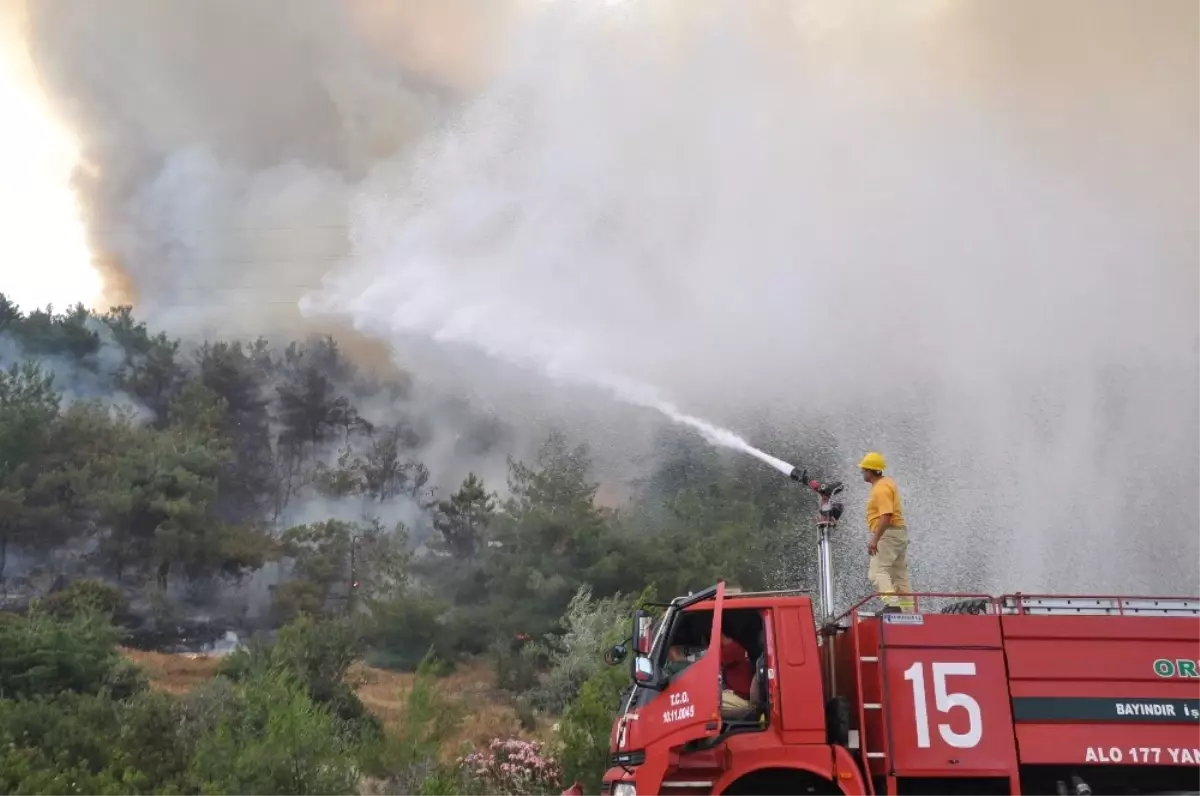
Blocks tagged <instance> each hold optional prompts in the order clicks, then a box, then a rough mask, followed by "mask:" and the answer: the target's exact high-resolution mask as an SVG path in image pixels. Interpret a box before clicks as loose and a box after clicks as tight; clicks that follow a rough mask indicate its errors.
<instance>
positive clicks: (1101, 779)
mask: <svg viewBox="0 0 1200 796" xmlns="http://www.w3.org/2000/svg"><path fill="white" fill-rule="evenodd" d="M818 487H821V488H820V489H818ZM834 487H837V485H834ZM813 488H814V489H815V490H817V491H818V492H822V491H824V492H827V493H828V494H824V495H823V496H822V510H821V520H820V521H819V523H818V528H819V550H820V557H819V559H820V570H821V572H820V574H821V581H822V582H821V587H822V588H821V591H822V595H821V596H822V607H823V608H825V609H826V610H825V611H824V617H823V618H822V619H821V620H820V621H818V619H817V615H816V612H815V611H814V604H813V602H814V601H813V600H812V598H810V597H809V596H808V595H807V594H803V593H797V592H760V593H740V592H739V593H731V592H730V591H729V590H727V589H726V586H725V584H724V583H723V582H722V583H718V584H717V585H716V586H713V587H711V588H709V589H706V590H704V591H702V592H699V593H696V594H692V595H689V596H686V597H680V598H677V599H675V600H674V601H672V602H671V603H670V604H669V605H666V606H661V607H662V608H665V612H664V613H663V614H662V616H661V617H660V618H659V619H658V621H657V622H653V621H652V619H651V617H650V615H649V614H648V613H647V612H646V611H645V610H644V609H641V608H640V609H638V611H637V612H636V614H635V617H634V632H633V636H632V640H631V646H632V650H631V651H632V653H633V654H632V656H631V657H630V671H631V676H632V679H633V682H632V685H631V688H630V690H629V692H628V693H627V694H626V696H625V697H624V698H623V700H622V705H621V708H620V713H619V715H618V716H617V718H616V721H615V723H614V726H613V729H612V735H611V739H610V768H609V769H608V771H607V772H606V773H605V775H604V779H603V787H602V793H605V794H610V796H637V794H651V793H663V794H680V795H682V794H698V793H705V794H709V793H711V794H783V793H788V794H795V793H845V794H868V793H871V794H874V793H888V794H900V793H913V794H941V793H997V794H1019V793H1075V794H1087V793H1180V792H1186V793H1200V677H1198V675H1197V669H1198V666H1200V664H1198V661H1197V657H1198V654H1200V621H1198V617H1200V598H1186V599H1185V598H1148V597H1147V598H1131V597H1100V596H1088V597H1076V596H1035V595H1027V594H1014V595H1007V596H1002V597H989V596H977V595H930V594H918V595H913V597H914V602H915V603H916V608H915V610H914V611H913V612H912V613H888V612H877V611H875V610H872V609H873V607H874V601H873V599H872V600H866V601H863V602H862V603H859V604H858V605H856V606H854V607H853V608H851V609H850V610H849V611H846V612H845V613H843V614H841V615H840V616H831V615H830V611H829V610H828V608H827V607H828V606H830V605H831V604H832V600H831V597H832V578H831V571H830V566H829V561H830V559H829V546H828V541H829V538H828V537H829V533H828V532H829V530H830V529H831V528H832V527H833V526H834V525H836V521H837V515H840V508H839V507H837V506H834V505H833V504H832V503H831V500H830V498H831V497H832V495H833V494H836V493H837V491H840V490H839V489H837V488H833V489H828V488H825V487H824V486H823V485H816V484H814V485H813ZM822 523H823V524H822ZM722 635H725V636H728V637H730V638H732V639H733V640H735V641H737V642H738V643H739V644H740V645H741V646H742V647H743V648H745V650H746V651H747V653H748V656H749V659H750V661H752V662H754V671H755V675H754V679H753V682H752V684H751V693H750V699H749V701H748V707H745V706H744V704H743V703H741V702H740V701H737V700H730V702H729V703H727V704H724V705H723V701H722V680H721V668H720V667H721V660H720V659H721V644H722ZM614 653H615V659H614V657H613V655H612V654H610V656H609V659H610V662H615V660H620V659H622V658H623V657H624V656H625V654H626V653H625V649H624V647H623V646H621V647H617V648H614ZM689 653H690V654H689ZM733 702H738V704H737V705H733V704H732V703H733ZM570 792H580V791H579V789H578V788H574V789H572V790H571V791H568V793H570Z"/></svg>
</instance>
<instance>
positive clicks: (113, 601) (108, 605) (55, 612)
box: [38, 578, 129, 623]
mask: <svg viewBox="0 0 1200 796" xmlns="http://www.w3.org/2000/svg"><path fill="white" fill-rule="evenodd" d="M38 607H39V608H40V609H41V610H42V611H44V612H45V613H46V614H47V615H49V616H53V617H55V618H56V619H70V618H71V617H73V616H74V615H75V614H77V613H81V612H88V611H94V612H96V613H99V614H103V615H105V616H108V617H111V618H112V620H113V621H114V622H118V623H120V622H123V621H124V620H125V619H127V618H128V616H129V600H127V599H126V598H125V595H124V594H122V593H121V590H120V589H118V588H116V587H115V586H110V585H109V584H107V583H102V582H101V581H98V580H91V579H89V578H83V579H80V580H76V581H72V582H71V584H70V585H68V586H67V587H66V588H65V589H62V590H61V591H56V592H51V593H50V594H47V595H46V596H45V597H42V598H41V599H40V600H38Z"/></svg>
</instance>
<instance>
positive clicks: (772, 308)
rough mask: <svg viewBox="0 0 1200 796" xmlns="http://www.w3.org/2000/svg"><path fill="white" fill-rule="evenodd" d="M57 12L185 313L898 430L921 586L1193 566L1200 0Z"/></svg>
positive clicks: (111, 222)
mask: <svg viewBox="0 0 1200 796" xmlns="http://www.w3.org/2000/svg"><path fill="white" fill-rule="evenodd" d="M35 10H36V14H35V15H34V20H33V27H32V30H33V35H34V40H33V45H34V48H33V49H34V52H35V58H36V60H37V62H38V64H39V66H40V68H41V69H42V70H43V71H44V72H45V77H46V81H47V83H48V85H50V86H51V87H52V88H53V91H54V93H55V96H56V97H57V98H58V99H59V100H60V102H61V106H62V110H63V113H64V114H66V115H68V116H69V117H70V119H71V120H72V123H73V125H74V127H75V129H76V130H78V131H79V132H80V135H81V138H82V139H83V142H84V145H85V154H86V157H87V158H88V160H89V162H90V163H91V164H92V165H93V166H94V172H93V176H92V177H91V178H90V181H89V182H88V183H87V184H85V185H83V186H82V190H83V191H84V194H85V196H86V197H87V199H88V208H89V212H88V217H89V219H90V221H91V225H92V235H93V238H94V241H93V245H94V248H95V249H96V250H97V251H98V252H100V253H101V254H102V255H103V256H104V257H106V258H107V260H106V262H111V263H113V267H114V268H115V269H117V270H119V271H120V272H121V273H122V274H123V275H124V276H125V277H126V284H128V285H129V286H130V287H129V290H130V292H131V293H134V294H135V297H136V299H137V302H138V305H139V312H140V313H142V314H143V315H144V317H146V318H147V320H149V321H150V322H151V323H152V324H155V325H160V326H166V328H169V329H173V330H175V331H178V332H186V333H192V334H208V333H214V332H220V333H221V334H222V335H228V334H231V333H233V334H237V333H245V334H252V333H261V332H267V333H274V334H280V335H289V336H290V335H291V334H293V333H294V331H295V330H296V329H297V328H301V327H302V326H305V327H307V326H310V325H311V324H314V323H321V324H330V326H329V327H327V328H336V324H339V323H345V324H349V325H352V326H353V327H354V328H355V329H356V330H357V331H358V332H359V333H361V334H363V335H365V336H366V337H369V338H373V339H376V340H379V341H382V342H383V343H385V344H386V345H387V346H388V347H389V348H390V349H391V350H393V351H394V352H395V354H396V356H397V358H398V359H399V361H400V362H402V363H403V365H404V366H405V367H407V368H411V369H414V370H416V372H417V374H418V376H419V377H422V376H425V377H427V378H429V379H430V380H434V381H436V380H437V379H438V378H439V377H440V378H444V379H453V380H454V381H455V382H456V383H460V384H461V383H462V382H463V380H464V378H467V379H469V382H470V383H471V384H472V386H473V388H474V390H475V391H476V395H475V396H474V397H476V398H477V399H480V400H482V401H483V402H485V403H488V402H490V403H493V404H495V405H498V406H502V407H504V409H505V412H506V413H507V416H508V417H509V419H511V420H515V421H516V422H518V423H522V422H525V423H532V422H534V420H535V419H536V418H537V417H541V416H542V415H544V414H545V413H546V412H551V413H555V414H557V415H558V416H569V417H572V418H576V419H577V423H576V428H577V429H578V430H579V431H580V433H581V434H584V435H588V436H592V437H593V438H597V439H599V440H612V439H617V440H618V442H621V443H624V444H627V445H628V447H629V448H630V449H635V448H636V447H637V445H636V444H635V443H636V441H637V440H639V439H644V438H645V437H646V434H645V433H644V432H645V430H646V429H647V428H650V427H652V425H653V423H654V422H656V421H654V419H653V418H648V417H647V416H646V413H645V412H639V411H635V410H621V411H620V413H619V414H618V413H616V410H614V411H613V412H607V411H599V410H596V409H595V408H594V407H595V406H596V405H597V403H596V399H595V396H593V395H592V394H591V393H590V392H589V387H588V386H587V385H586V384H582V385H581V384H575V385H563V384H560V385H557V386H550V385H549V384H548V383H547V382H546V381H545V380H544V378H543V376H544V375H545V374H550V375H552V376H558V377H561V378H566V377H571V378H570V379H567V380H568V381H570V380H572V379H573V380H574V381H575V382H586V381H587V380H588V379H587V378H586V376H587V374H597V373H610V374H616V375H617V376H618V377H620V378H623V379H629V380H633V381H638V382H642V383H646V384H650V385H653V386H654V387H655V388H657V390H658V391H659V392H660V393H661V395H662V396H663V397H664V398H665V399H667V400H669V401H671V402H672V403H674V404H676V405H677V406H679V407H680V409H681V410H682V411H685V412H689V413H692V414H697V415H701V416H704V417H709V418H712V419H713V420H715V421H717V422H721V423H723V424H726V425H729V426H730V427H732V428H735V429H738V430H744V429H747V428H751V427H764V426H765V427H770V428H771V430H772V432H773V433H774V434H779V435H792V436H793V437H795V438H801V437H802V436H804V435H805V434H807V433H808V432H809V431H810V430H812V429H819V430H820V431H821V439H831V440H833V442H832V443H830V445H829V446H828V447H827V449H826V450H824V451H823V453H824V454H825V455H827V456H829V457H831V458H832V459H834V460H837V461H841V462H844V467H845V473H846V474H848V475H851V476H852V475H853V474H854V472H855V471H854V468H853V465H854V463H855V462H857V460H858V457H859V456H861V454H862V453H863V452H864V451H865V450H868V449H876V450H882V451H883V452H884V453H885V454H886V455H887V456H888V459H889V462H890V464H891V466H892V469H893V471H894V474H895V476H896V478H897V479H898V481H899V482H900V485H901V489H902V490H903V494H904V495H905V498H906V501H907V504H906V506H907V511H908V514H909V515H910V523H911V526H912V529H913V532H912V536H913V538H914V543H913V550H912V555H911V557H912V559H913V569H914V577H915V580H916V583H917V585H918V587H919V588H928V589H934V590H938V589H948V588H970V589H979V590H985V589H1008V588H1025V589H1039V588H1041V589H1053V590H1056V591H1061V590H1071V589H1078V590H1085V589H1086V590H1098V591H1104V592H1114V591H1116V592H1119V591H1151V592H1161V591H1163V590H1170V591H1176V592H1195V591H1197V590H1198V589H1200V585H1198V584H1197V571H1196V565H1195V562H1196V560H1197V557H1198V556H1200V541H1198V534H1197V529H1198V528H1200V506H1198V503H1200V499H1198V498H1200V496H1198V493H1197V490H1198V483H1200V464H1198V460H1200V450H1198V437H1200V423H1198V419H1197V405H1198V403H1200V391H1198V385H1197V379H1198V374H1197V368H1198V365H1197V360H1198V357H1200V345H1198V342H1197V341H1198V336H1197V300H1196V299H1197V292H1198V284H1197V258H1198V254H1200V234H1198V231H1197V215H1198V210H1200V207H1198V202H1197V193H1198V192H1197V187H1198V186H1197V174H1198V165H1200V163H1198V159H1197V152H1196V141H1197V140H1198V138H1200V125H1198V121H1197V116H1198V112H1197V111H1198V108H1197V96H1198V77H1197V74H1198V47H1197V36H1196V33H1197V9H1196V6H1195V4H1194V3H1190V2H1186V0H1159V2H1156V3H1154V4H1145V3H1142V2H1136V0H1115V1H1114V2H1109V3H1103V4H1097V3H1085V2H1083V0H1058V2H1055V3H1034V2H1032V0H980V1H979V2H974V3H949V2H941V1H935V0H910V1H909V2H905V3H894V4H886V5H885V4H879V3H863V2H849V1H847V0H841V1H840V2H833V0H829V1H828V2H821V1H820V0H813V1H812V2H799V1H797V2H783V1H782V0H781V1H780V2H767V0H763V1H762V2H755V3H744V2H735V1H734V0H712V1H711V2H706V3H695V2H690V0H645V1H643V2H607V3H602V2H598V1H597V2H577V1H574V0H572V1H568V0H553V1H551V2H532V0H530V1H529V2H517V0H511V2H494V3H487V4H482V3H471V2H467V1H466V0H463V2H446V0H431V1H430V2H417V1H416V0H408V1H407V2H405V3H387V2H382V0H381V1H380V2H367V1H366V0H361V1H360V2H355V3H347V4H340V3H324V2H302V1H301V0H296V1H295V2H290V3H289V4H288V12H287V13H286V14H284V13H282V12H281V11H280V10H279V6H278V4H277V3H273V2H269V0H257V1H256V0H251V1H250V2H245V1H243V2H233V1H232V0H210V2H206V3H189V2H180V3H171V4H163V3H158V2H154V0H126V2H124V3H122V4H121V5H120V7H119V8H118V9H114V8H112V7H110V6H107V5H106V6H104V7H101V6H99V5H82V6H81V5H79V4H75V3H68V2H66V0H42V2H39V3H38V4H37V6H36V9H35ZM323 276H324V277H327V279H326V281H325V282H324V284H323V286H321V287H319V289H318V284H319V282H320V280H321V278H322V277H323ZM307 293H311V301H310V302H309V303H307V304H306V305H305V308H306V310H308V311H309V313H311V314H310V315H309V317H307V318H306V317H304V316H302V315H301V314H300V313H299V312H298V311H297V301H298V300H299V299H300V298H301V296H303V295H305V294H307ZM476 350H482V351H484V352H486V353H488V354H490V355H492V356H494V357H496V358H498V359H500V360H502V361H504V362H507V363H510V364H511V365H512V366H513V367H506V366H500V365H489V366H482V365H480V364H479V362H478V360H477V359H476V358H475V357H476V354H475V353H473V352H474V351H476ZM593 381H594V379H593ZM514 407H515V408H519V409H521V410H522V411H520V412H513V411H511V410H512V409H513V408H514ZM635 424H641V425H635ZM752 441H753V440H752ZM835 475H836V474H835ZM864 497H865V493H864V490H863V489H862V488H861V487H858V486H855V487H854V488H853V489H852V491H851V494H850V495H849V497H848V503H849V505H850V506H851V508H852V511H851V513H850V520H852V522H848V523H847V528H848V529H852V530H848V531H847V533H846V536H845V538H844V539H843V540H842V544H841V547H840V549H839V551H838V556H839V562H841V563H842V564H843V572H846V573H848V575H847V579H846V580H845V582H844V583H843V584H842V592H843V594H844V596H847V595H853V594H857V593H859V592H861V591H863V590H864V589H865V588H866V584H865V581H863V579H862V576H861V573H860V572H859V571H858V570H859V568H865V563H863V558H864V556H863V554H862V549H861V548H862V541H863V540H862V536H861V534H860V533H859V529H858V519H857V518H858V516H859V515H858V513H857V512H858V506H859V502H860V501H861V500H862V499H863V498H864Z"/></svg>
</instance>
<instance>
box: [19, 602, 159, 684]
mask: <svg viewBox="0 0 1200 796" xmlns="http://www.w3.org/2000/svg"><path fill="white" fill-rule="evenodd" d="M118 638H119V633H118V631H117V629H116V628H114V627H113V626H112V624H111V623H110V622H109V621H108V619H107V618H106V617H104V616H103V615H101V614H99V613H96V612H95V611H91V610H84V611H79V612H77V613H75V614H73V615H72V616H71V617H70V618H69V619H59V618H56V617H54V616H50V615H48V614H46V613H43V612H41V611H34V612H33V613H31V614H30V615H29V616H28V617H26V618H25V619H23V620H22V621H18V622H0V694H3V695H4V696H6V697H9V698H13V699H24V698H31V697H35V696H38V695H49V694H57V693H59V692H62V691H73V692H78V693H86V694H94V693H99V692H100V691H106V690H107V691H110V692H112V693H113V695H114V696H116V697H117V698H124V697H127V696H129V695H131V694H133V693H136V692H137V691H139V690H141V689H142V688H144V687H145V678H143V677H142V676H141V674H140V670H138V669H137V668H136V667H135V666H134V665H133V664H131V663H130V662H129V661H127V660H126V659H125V658H122V657H121V656H120V655H119V654H118V653H117V651H116V643H117V640H118Z"/></svg>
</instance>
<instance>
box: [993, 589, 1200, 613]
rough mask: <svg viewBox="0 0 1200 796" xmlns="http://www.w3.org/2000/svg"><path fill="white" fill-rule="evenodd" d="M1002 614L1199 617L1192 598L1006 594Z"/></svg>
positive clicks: (1199, 610)
mask: <svg viewBox="0 0 1200 796" xmlns="http://www.w3.org/2000/svg"><path fill="white" fill-rule="evenodd" d="M998 607H999V611H1000V613H1002V614H1009V615H1011V614H1028V615H1033V616H1038V615H1040V616H1177V617H1191V618H1193V619H1194V618H1196V617H1200V599H1196V598H1194V597H1076V596H1063V597H1060V596H1057V595H1046V594H1021V593H1019V592H1018V593H1017V594H1007V595H1005V596H1003V597H1001V598H1000V599H999V602H998Z"/></svg>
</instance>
